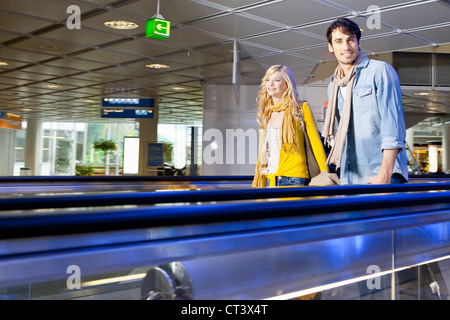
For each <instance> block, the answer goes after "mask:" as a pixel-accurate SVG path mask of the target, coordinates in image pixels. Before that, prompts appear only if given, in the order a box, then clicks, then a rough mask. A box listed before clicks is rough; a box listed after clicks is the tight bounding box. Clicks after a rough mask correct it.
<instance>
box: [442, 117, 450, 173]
mask: <svg viewBox="0 0 450 320" xmlns="http://www.w3.org/2000/svg"><path fill="white" fill-rule="evenodd" d="M442 131H443V132H442V172H443V173H444V174H447V173H450V124H444V125H443V126H442Z"/></svg>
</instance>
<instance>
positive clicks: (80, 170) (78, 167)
mask: <svg viewBox="0 0 450 320" xmlns="http://www.w3.org/2000/svg"><path fill="white" fill-rule="evenodd" d="M93 174H94V168H92V166H91V165H90V164H83V163H79V162H77V163H76V164H75V175H76V176H92V175H93Z"/></svg>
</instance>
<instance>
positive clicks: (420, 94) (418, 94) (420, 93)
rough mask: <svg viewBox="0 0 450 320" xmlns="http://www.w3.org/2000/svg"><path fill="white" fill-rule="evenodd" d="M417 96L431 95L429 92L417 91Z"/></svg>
mask: <svg viewBox="0 0 450 320" xmlns="http://www.w3.org/2000/svg"><path fill="white" fill-rule="evenodd" d="M414 95H415V96H429V95H430V93H429V92H416V93H414Z"/></svg>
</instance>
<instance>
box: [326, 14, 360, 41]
mask: <svg viewBox="0 0 450 320" xmlns="http://www.w3.org/2000/svg"><path fill="white" fill-rule="evenodd" d="M335 29H340V30H341V31H342V32H343V33H345V34H346V35H355V36H356V39H357V40H358V42H359V39H361V29H359V26H358V24H357V23H356V22H354V21H352V20H350V19H347V18H339V19H337V20H336V21H334V22H333V23H332V24H331V25H330V26H329V27H328V30H327V39H328V42H329V43H331V33H332V32H333V31H334V30H335Z"/></svg>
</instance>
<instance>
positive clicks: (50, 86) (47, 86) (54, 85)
mask: <svg viewBox="0 0 450 320" xmlns="http://www.w3.org/2000/svg"><path fill="white" fill-rule="evenodd" d="M44 87H46V88H49V89H59V88H62V86H59V85H57V84H46V85H45V86H44Z"/></svg>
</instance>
